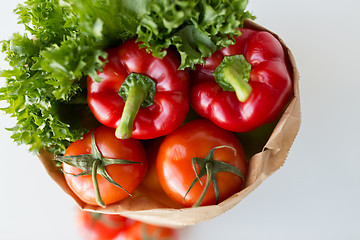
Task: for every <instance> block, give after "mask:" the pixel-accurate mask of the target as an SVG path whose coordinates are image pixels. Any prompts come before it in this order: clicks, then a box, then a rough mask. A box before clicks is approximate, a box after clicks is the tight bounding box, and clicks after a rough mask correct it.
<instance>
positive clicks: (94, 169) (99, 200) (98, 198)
mask: <svg viewBox="0 0 360 240" xmlns="http://www.w3.org/2000/svg"><path fill="white" fill-rule="evenodd" d="M100 162H101V161H100V160H99V159H96V160H95V161H94V163H93V167H92V171H91V175H92V180H93V184H94V190H95V194H96V202H97V203H98V204H99V205H100V206H101V207H103V208H105V207H106V205H105V203H104V201H103V200H102V198H101V195H100V189H99V184H98V180H97V170H98V167H99V165H100Z"/></svg>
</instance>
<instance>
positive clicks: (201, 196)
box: [192, 162, 212, 207]
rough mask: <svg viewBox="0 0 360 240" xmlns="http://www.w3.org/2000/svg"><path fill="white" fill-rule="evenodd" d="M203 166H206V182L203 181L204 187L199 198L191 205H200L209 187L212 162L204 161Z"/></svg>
mask: <svg viewBox="0 0 360 240" xmlns="http://www.w3.org/2000/svg"><path fill="white" fill-rule="evenodd" d="M205 168H206V183H205V187H204V189H203V191H202V193H201V195H200V197H199V199H198V200H197V201H196V203H195V204H194V205H193V206H192V207H199V206H200V205H201V203H202V202H203V200H204V197H205V195H206V193H207V191H208V189H209V186H210V181H211V178H212V164H211V162H207V163H205Z"/></svg>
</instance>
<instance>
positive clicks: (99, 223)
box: [76, 210, 128, 240]
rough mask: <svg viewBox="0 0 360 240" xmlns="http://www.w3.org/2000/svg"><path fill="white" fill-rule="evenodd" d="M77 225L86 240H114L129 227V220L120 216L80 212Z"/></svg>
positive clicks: (77, 216)
mask: <svg viewBox="0 0 360 240" xmlns="http://www.w3.org/2000/svg"><path fill="white" fill-rule="evenodd" d="M76 220H77V221H76V223H77V226H78V229H79V232H80V234H81V235H82V236H83V237H84V239H86V240H113V239H115V238H116V237H117V236H118V235H119V234H120V233H121V232H123V231H125V229H126V228H127V227H128V225H127V224H128V219H127V218H125V217H122V216H120V215H113V214H101V213H91V212H87V211H82V210H78V211H77V215H76Z"/></svg>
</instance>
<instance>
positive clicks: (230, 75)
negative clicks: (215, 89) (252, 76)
mask: <svg viewBox="0 0 360 240" xmlns="http://www.w3.org/2000/svg"><path fill="white" fill-rule="evenodd" d="M224 75H225V78H226V80H227V81H228V83H230V84H231V86H232V87H233V88H234V90H235V94H236V97H237V98H238V99H239V101H240V102H245V101H246V100H247V99H248V98H249V96H250V93H251V91H252V88H251V86H250V84H249V83H248V82H246V81H244V77H243V73H242V72H241V71H239V70H238V68H237V67H236V66H234V65H230V66H228V68H226V69H225V70H224Z"/></svg>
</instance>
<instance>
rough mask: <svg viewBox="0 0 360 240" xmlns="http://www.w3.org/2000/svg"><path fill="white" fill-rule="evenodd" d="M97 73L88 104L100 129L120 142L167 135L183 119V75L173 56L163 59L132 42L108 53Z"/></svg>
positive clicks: (186, 107) (90, 85)
mask: <svg viewBox="0 0 360 240" xmlns="http://www.w3.org/2000/svg"><path fill="white" fill-rule="evenodd" d="M107 52H108V61H107V63H106V65H105V67H104V68H103V70H102V72H99V77H100V78H101V81H100V82H96V81H93V80H92V79H91V78H90V77H89V79H88V85H87V89H88V97H87V99H88V104H89V106H90V109H91V111H92V112H93V114H94V115H95V117H96V118H97V119H98V120H99V121H100V122H101V123H102V124H104V125H106V126H108V127H112V128H116V132H115V134H116V136H117V137H118V138H121V139H126V138H130V137H133V138H137V139H151V138H156V137H159V136H163V135H166V134H168V133H170V132H172V131H173V130H175V129H176V128H177V127H179V126H180V125H181V123H182V122H183V121H184V120H185V118H186V115H187V112H188V110H189V101H188V88H189V75H188V72H187V71H184V70H178V67H179V65H180V59H179V58H178V55H177V53H176V52H174V51H172V50H170V49H169V50H168V51H167V55H166V56H165V57H163V58H162V59H159V58H155V57H153V56H152V55H151V54H150V53H147V52H146V50H145V49H139V44H137V43H135V40H128V41H127V42H125V43H123V44H122V45H121V46H120V47H117V48H114V49H110V50H108V51H107Z"/></svg>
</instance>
